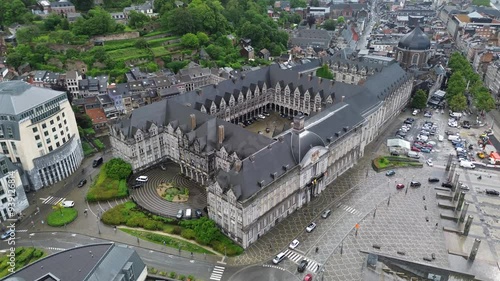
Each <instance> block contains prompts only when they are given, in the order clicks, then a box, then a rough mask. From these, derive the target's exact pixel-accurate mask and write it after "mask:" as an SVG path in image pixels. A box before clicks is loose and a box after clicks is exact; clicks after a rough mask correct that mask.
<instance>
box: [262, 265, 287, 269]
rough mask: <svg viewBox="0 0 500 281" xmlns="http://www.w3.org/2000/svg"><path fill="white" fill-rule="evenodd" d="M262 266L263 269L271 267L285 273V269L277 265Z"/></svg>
mask: <svg viewBox="0 0 500 281" xmlns="http://www.w3.org/2000/svg"><path fill="white" fill-rule="evenodd" d="M262 266H263V267H271V268H275V269H279V270H282V271H285V269H284V268H283V267H280V266H277V265H272V264H263V265H262Z"/></svg>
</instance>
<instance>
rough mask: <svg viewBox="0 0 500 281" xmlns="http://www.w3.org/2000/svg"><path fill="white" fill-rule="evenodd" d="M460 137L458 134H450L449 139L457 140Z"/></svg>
mask: <svg viewBox="0 0 500 281" xmlns="http://www.w3.org/2000/svg"><path fill="white" fill-rule="evenodd" d="M459 139H460V136H457V135H449V136H448V140H449V141H457V140H459Z"/></svg>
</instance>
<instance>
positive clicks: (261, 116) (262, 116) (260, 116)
mask: <svg viewBox="0 0 500 281" xmlns="http://www.w3.org/2000/svg"><path fill="white" fill-rule="evenodd" d="M257 117H259V118H260V119H266V116H264V115H262V114H259V115H257Z"/></svg>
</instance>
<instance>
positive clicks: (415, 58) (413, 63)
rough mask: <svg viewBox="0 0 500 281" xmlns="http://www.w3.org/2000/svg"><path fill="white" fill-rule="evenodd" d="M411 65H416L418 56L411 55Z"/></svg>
mask: <svg viewBox="0 0 500 281" xmlns="http://www.w3.org/2000/svg"><path fill="white" fill-rule="evenodd" d="M411 64H412V65H417V64H418V54H413V56H412V57H411Z"/></svg>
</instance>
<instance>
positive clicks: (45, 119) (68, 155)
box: [0, 81, 83, 190]
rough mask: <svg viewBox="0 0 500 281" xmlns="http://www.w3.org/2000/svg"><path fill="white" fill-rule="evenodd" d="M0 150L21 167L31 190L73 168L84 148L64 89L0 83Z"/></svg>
mask: <svg viewBox="0 0 500 281" xmlns="http://www.w3.org/2000/svg"><path fill="white" fill-rule="evenodd" d="M0 152H1V153H3V154H4V155H6V156H7V157H8V158H9V159H10V160H11V161H12V162H14V163H16V165H20V166H21V167H22V169H23V170H24V171H25V173H26V174H27V177H28V179H29V182H30V188H31V189H34V190H38V189H40V188H42V187H45V186H49V185H52V184H54V183H56V182H59V181H61V180H63V179H65V178H67V177H68V176H69V175H71V174H72V173H73V172H75V171H76V170H77V169H78V167H79V166H80V163H81V162H82V160H83V151H82V147H81V141H80V136H79V134H78V128H77V125H76V119H75V116H74V113H73V110H72V108H71V104H70V103H69V101H68V99H67V96H66V93H65V92H59V91H54V90H50V89H46V88H38V87H33V86H31V85H30V84H28V83H25V82H23V81H9V82H3V83H0Z"/></svg>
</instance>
